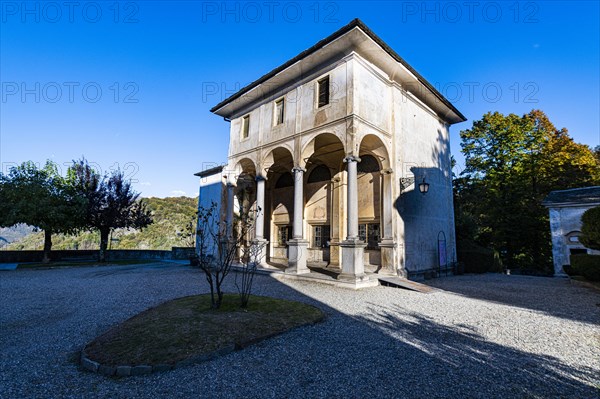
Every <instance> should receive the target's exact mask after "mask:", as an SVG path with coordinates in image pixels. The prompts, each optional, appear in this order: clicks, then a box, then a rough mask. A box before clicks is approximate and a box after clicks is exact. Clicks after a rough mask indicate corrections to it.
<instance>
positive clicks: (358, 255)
mask: <svg viewBox="0 0 600 399" xmlns="http://www.w3.org/2000/svg"><path fill="white" fill-rule="evenodd" d="M366 246H367V244H366V243H365V242H364V241H361V240H358V239H352V240H345V241H342V242H341V243H340V248H341V249H342V250H341V252H342V272H341V273H340V274H339V276H338V277H337V278H338V280H341V281H345V282H366V281H368V280H369V277H368V276H367V275H366V274H365V265H364V261H363V254H364V252H365V247H366Z"/></svg>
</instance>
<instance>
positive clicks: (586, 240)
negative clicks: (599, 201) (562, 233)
mask: <svg viewBox="0 0 600 399" xmlns="http://www.w3.org/2000/svg"><path fill="white" fill-rule="evenodd" d="M581 222H582V225H581V236H580V237H579V241H581V243H582V244H583V245H585V246H586V247H587V248H590V249H596V250H600V206H597V207H595V208H592V209H588V210H587V211H585V212H584V214H583V215H582V216H581Z"/></svg>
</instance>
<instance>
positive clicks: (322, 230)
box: [313, 226, 331, 248]
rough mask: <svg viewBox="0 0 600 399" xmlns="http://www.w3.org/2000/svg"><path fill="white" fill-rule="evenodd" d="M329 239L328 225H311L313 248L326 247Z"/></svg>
mask: <svg viewBox="0 0 600 399" xmlns="http://www.w3.org/2000/svg"><path fill="white" fill-rule="evenodd" d="M330 239H331V238H330V237H329V226H314V227H313V248H326V247H327V246H328V242H329V240H330Z"/></svg>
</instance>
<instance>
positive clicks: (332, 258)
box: [327, 240, 340, 269]
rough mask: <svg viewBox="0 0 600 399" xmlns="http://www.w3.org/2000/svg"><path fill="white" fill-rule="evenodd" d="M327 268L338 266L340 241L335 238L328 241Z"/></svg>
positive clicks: (337, 267) (336, 267)
mask: <svg viewBox="0 0 600 399" xmlns="http://www.w3.org/2000/svg"><path fill="white" fill-rule="evenodd" d="M327 267H328V268H334V269H339V268H340V243H339V241H336V240H331V241H330V242H329V264H328V265H327Z"/></svg>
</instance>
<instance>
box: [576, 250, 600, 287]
mask: <svg viewBox="0 0 600 399" xmlns="http://www.w3.org/2000/svg"><path fill="white" fill-rule="evenodd" d="M571 267H572V268H573V271H574V272H575V274H578V275H580V276H583V277H585V278H586V279H588V280H590V281H600V256H598V255H572V256H571Z"/></svg>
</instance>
